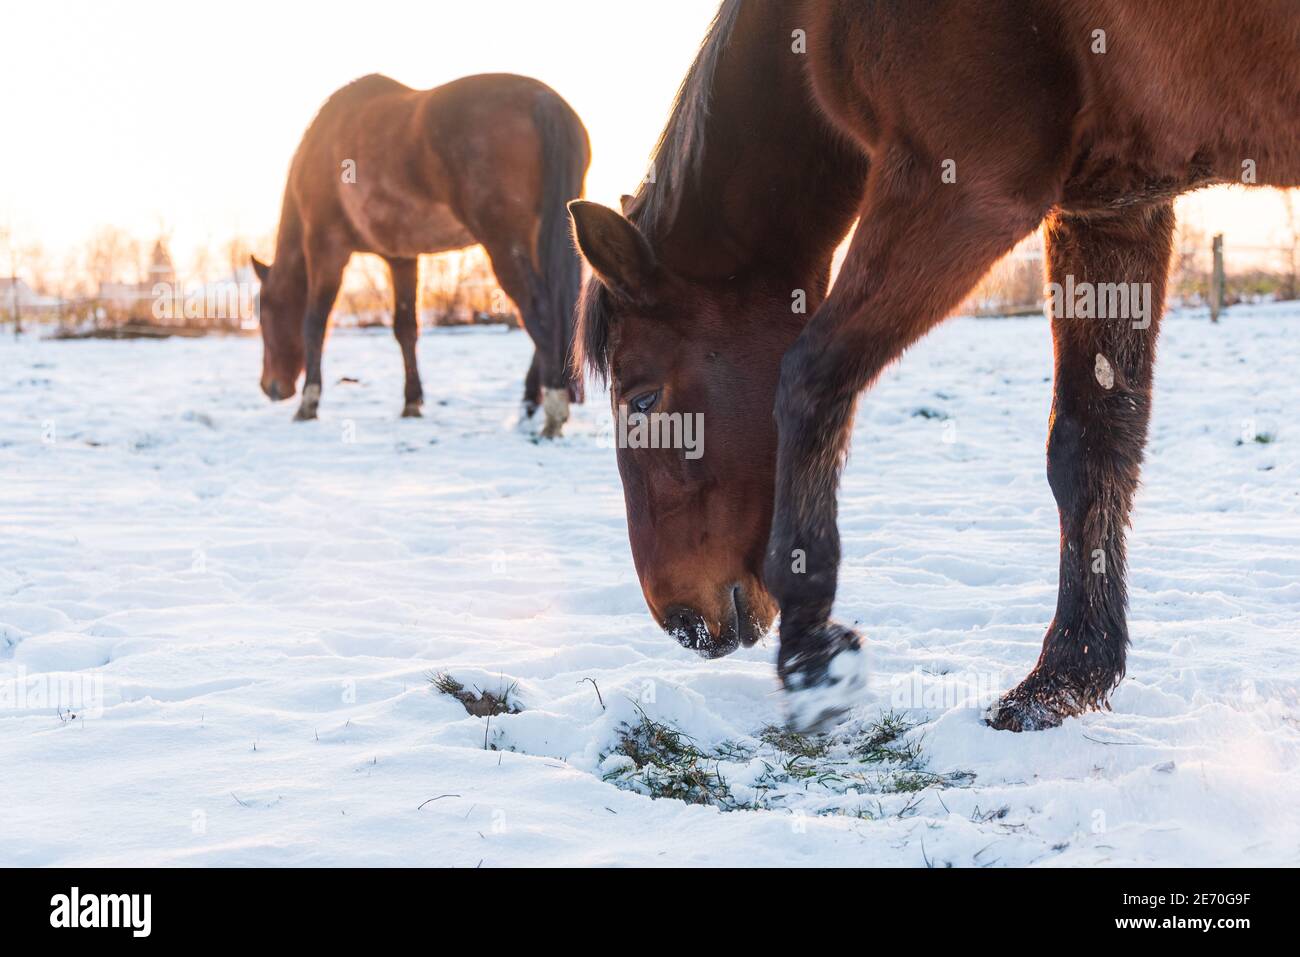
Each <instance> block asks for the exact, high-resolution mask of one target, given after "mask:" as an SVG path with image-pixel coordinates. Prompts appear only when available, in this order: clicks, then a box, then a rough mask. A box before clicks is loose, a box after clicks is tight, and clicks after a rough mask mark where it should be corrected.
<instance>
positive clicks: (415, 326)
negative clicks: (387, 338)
mask: <svg viewBox="0 0 1300 957" xmlns="http://www.w3.org/2000/svg"><path fill="white" fill-rule="evenodd" d="M388 272H389V274H390V275H391V276H392V279H393V336H394V337H395V338H396V339H397V344H398V345H399V346H401V349H402V365H403V367H404V368H405V370H406V404H405V406H404V407H403V408H402V418H404V419H415V418H419V417H420V416H421V415H422V414H423V413H422V412H421V411H420V409H421V406H423V405H424V387H423V386H422V385H421V384H420V367H419V364H418V363H417V362H416V358H415V344H416V342H418V341H419V338H420V319H419V316H418V315H417V313H416V308H415V307H416V300H417V297H418V295H417V294H418V292H419V281H420V263H419V260H417V259H390V260H388Z"/></svg>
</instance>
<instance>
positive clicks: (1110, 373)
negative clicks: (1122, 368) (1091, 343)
mask: <svg viewBox="0 0 1300 957" xmlns="http://www.w3.org/2000/svg"><path fill="white" fill-rule="evenodd" d="M1093 374H1094V375H1096V377H1097V382H1098V384H1099V385H1100V386H1101V387H1102V388H1103V389H1108V390H1109V389H1113V388H1115V370H1114V368H1112V367H1111V364H1110V361H1109V360H1108V359H1107V358H1106V357H1105V356H1104V355H1102V354H1101V353H1100V352H1098V353H1097V365H1096V367H1095V368H1094V369H1093Z"/></svg>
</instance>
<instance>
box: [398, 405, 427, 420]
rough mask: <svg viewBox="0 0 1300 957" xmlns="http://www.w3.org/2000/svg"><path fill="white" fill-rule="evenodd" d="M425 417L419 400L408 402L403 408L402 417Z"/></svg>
mask: <svg viewBox="0 0 1300 957" xmlns="http://www.w3.org/2000/svg"><path fill="white" fill-rule="evenodd" d="M423 417H424V413H423V412H421V411H420V403H419V402H408V403H406V408H404V409H403V410H402V418H404V419H421V418H423Z"/></svg>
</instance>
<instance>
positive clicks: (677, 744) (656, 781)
mask: <svg viewBox="0 0 1300 957" xmlns="http://www.w3.org/2000/svg"><path fill="white" fill-rule="evenodd" d="M636 710H637V720H636V722H634V723H631V724H627V723H625V724H623V725H622V726H621V727H620V728H619V732H618V743H617V744H615V745H614V749H613V751H612V752H610V753H612V754H621V755H623V756H625V757H627V758H630V759H631V761H632V764H633V765H634V766H635V769H636V770H635V771H634V772H632V773H631V774H629V773H628V772H627V771H626V770H618V771H613V772H611V773H609V774H607V775H606V776H605V780H606V781H616V782H619V783H623V784H626V785H627V786H629V787H631V789H632V790H634V791H638V792H640V793H642V794H648V795H649V796H650V797H652V798H671V799H675V800H678V801H685V802H686V803H687V804H712V805H715V806H723V805H725V804H728V803H729V802H730V799H731V789H730V788H728V787H727V782H726V781H724V780H723V778H722V775H721V774H719V773H718V760H719V759H718V758H717V757H712V756H710V755H708V754H706V753H705V752H703V751H701V750H700V749H699V748H698V747H696V745H695V739H694V738H692V737H691V736H690V735H688V734H685V733H684V732H682V731H679V730H678V729H677V728H674V727H672V726H671V725H667V724H664V723H662V722H659V721H655V720H654V719H652V718H651V717H650V716H649V715H648V714H646V713H645V710H644V709H643V708H641V706H640V705H638V706H637V709H636ZM710 761H712V764H713V766H712V767H710V766H709V763H710Z"/></svg>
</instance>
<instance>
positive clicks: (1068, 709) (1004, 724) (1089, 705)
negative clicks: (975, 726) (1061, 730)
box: [984, 669, 1113, 732]
mask: <svg viewBox="0 0 1300 957" xmlns="http://www.w3.org/2000/svg"><path fill="white" fill-rule="evenodd" d="M1089 684H1092V685H1093V686H1092V687H1085V686H1082V685H1079V684H1077V683H1075V682H1073V681H1069V680H1065V679H1063V678H1061V677H1059V676H1057V675H1054V674H1051V673H1050V672H1046V671H1043V670H1040V669H1034V671H1033V672H1032V673H1031V674H1030V675H1029V677H1027V678H1026V679H1025V680H1024V681H1022V682H1020V684H1019V685H1017V686H1016V687H1015V688H1013V689H1011V690H1010V691H1008V692H1007V693H1006V694H1004V695H1003V696H1002V697H1001V698H999V699H998V700H997V702H996V703H995V704H994V705H993V706H992V707H990V708H989V709H988V711H986V712H985V713H984V721H985V723H986V724H987V725H988V726H989V727H991V728H993V729H994V730H996V731H1015V732H1020V731H1045V730H1047V729H1049V728H1055V727H1059V726H1060V724H1061V722H1062V721H1064V720H1065V719H1066V718H1072V717H1075V716H1077V715H1080V714H1084V713H1085V712H1088V711H1097V710H1100V709H1101V708H1104V707H1107V704H1106V699H1107V696H1108V695H1109V692H1110V687H1113V685H1111V686H1110V687H1106V688H1105V689H1104V690H1103V688H1101V687H1099V686H1096V685H1095V684H1093V683H1091V682H1089Z"/></svg>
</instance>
